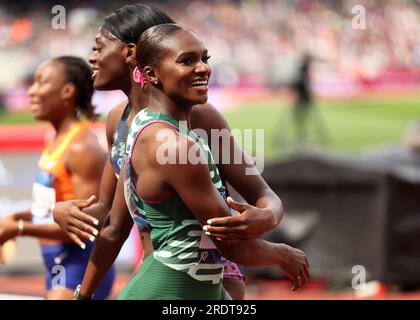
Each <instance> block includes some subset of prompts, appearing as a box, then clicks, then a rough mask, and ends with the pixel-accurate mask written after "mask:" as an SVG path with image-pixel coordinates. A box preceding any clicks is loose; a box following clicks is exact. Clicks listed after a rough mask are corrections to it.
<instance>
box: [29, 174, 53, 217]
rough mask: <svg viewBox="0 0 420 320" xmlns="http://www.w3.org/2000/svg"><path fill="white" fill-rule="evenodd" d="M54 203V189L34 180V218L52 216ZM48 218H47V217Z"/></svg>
mask: <svg viewBox="0 0 420 320" xmlns="http://www.w3.org/2000/svg"><path fill="white" fill-rule="evenodd" d="M54 205H55V190H54V188H52V187H48V186H45V185H43V184H40V183H38V182H35V183H34V185H33V189H32V209H31V211H32V215H33V216H34V218H35V219H36V220H38V219H45V218H49V217H52V211H53V209H54ZM48 220H49V219H48Z"/></svg>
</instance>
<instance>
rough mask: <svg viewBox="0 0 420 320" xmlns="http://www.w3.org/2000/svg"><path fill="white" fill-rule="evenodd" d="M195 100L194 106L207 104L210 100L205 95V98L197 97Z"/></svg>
mask: <svg viewBox="0 0 420 320" xmlns="http://www.w3.org/2000/svg"><path fill="white" fill-rule="evenodd" d="M194 100H195V101H194V104H205V103H206V102H207V100H208V97H207V95H205V96H201V97H197V98H196V99H194Z"/></svg>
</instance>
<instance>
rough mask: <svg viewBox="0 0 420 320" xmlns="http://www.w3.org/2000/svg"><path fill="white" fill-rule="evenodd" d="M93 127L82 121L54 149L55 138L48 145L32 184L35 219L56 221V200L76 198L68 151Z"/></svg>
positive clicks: (35, 220)
mask: <svg viewBox="0 0 420 320" xmlns="http://www.w3.org/2000/svg"><path fill="white" fill-rule="evenodd" d="M89 127H90V124H89V123H88V122H78V123H76V124H75V125H73V127H72V128H71V129H70V131H69V132H68V133H67V134H66V136H65V137H64V138H63V140H62V141H61V143H60V144H59V145H58V147H56V148H55V149H54V150H51V147H50V145H51V143H52V142H51V141H50V142H49V143H48V144H47V145H46V147H45V149H44V151H43V152H42V155H41V158H40V160H39V162H38V171H37V173H36V176H35V182H34V185H33V188H32V209H31V212H32V217H33V218H32V221H33V222H34V223H38V224H44V223H54V219H53V216H52V212H53V209H54V205H55V203H56V202H58V201H65V200H71V199H74V198H75V196H74V192H73V184H72V180H71V174H70V172H68V170H67V168H66V166H65V163H64V153H65V151H66V150H67V148H68V146H69V145H70V143H71V141H72V140H73V138H74V137H75V136H77V135H78V134H79V133H81V132H83V131H85V130H86V129H88V128H89Z"/></svg>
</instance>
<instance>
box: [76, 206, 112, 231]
mask: <svg viewBox="0 0 420 320" xmlns="http://www.w3.org/2000/svg"><path fill="white" fill-rule="evenodd" d="M82 211H83V212H84V213H86V214H88V215H90V216H91V217H94V218H96V219H98V221H99V224H98V226H97V228H98V229H100V228H102V226H103V224H104V222H105V219H106V217H107V215H108V213H109V211H110V208H109V207H107V206H106V205H105V204H104V202H103V201H99V202H97V203H95V204H93V205H91V206H90V207H87V208H84V209H83V210H82Z"/></svg>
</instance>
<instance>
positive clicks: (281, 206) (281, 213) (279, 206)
mask: <svg viewBox="0 0 420 320" xmlns="http://www.w3.org/2000/svg"><path fill="white" fill-rule="evenodd" d="M277 198H278V203H279V204H278V208H279V214H278V219H277V221H275V226H276V227H277V226H278V225H279V224H280V222H281V221H282V220H283V218H284V215H285V213H284V206H283V201H281V199H280V198H279V197H277Z"/></svg>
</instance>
